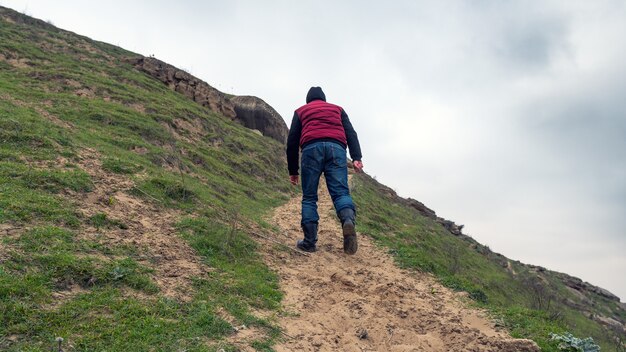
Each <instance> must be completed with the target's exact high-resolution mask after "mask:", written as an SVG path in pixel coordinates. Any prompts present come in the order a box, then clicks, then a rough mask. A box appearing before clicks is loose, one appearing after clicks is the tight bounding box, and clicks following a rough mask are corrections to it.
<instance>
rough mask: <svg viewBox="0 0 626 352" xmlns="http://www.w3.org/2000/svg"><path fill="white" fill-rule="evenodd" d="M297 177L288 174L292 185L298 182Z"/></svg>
mask: <svg viewBox="0 0 626 352" xmlns="http://www.w3.org/2000/svg"><path fill="white" fill-rule="evenodd" d="M299 179H300V177H299V176H298V175H289V182H291V184H292V185H294V186H295V185H297V184H298V181H299Z"/></svg>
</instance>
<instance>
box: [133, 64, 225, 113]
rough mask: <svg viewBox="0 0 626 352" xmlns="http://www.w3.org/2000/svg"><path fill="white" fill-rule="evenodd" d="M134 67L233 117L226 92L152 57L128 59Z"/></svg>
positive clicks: (198, 101) (212, 108) (200, 102)
mask: <svg viewBox="0 0 626 352" xmlns="http://www.w3.org/2000/svg"><path fill="white" fill-rule="evenodd" d="M129 62H130V63H131V64H133V66H135V68H137V69H139V70H141V71H143V72H145V73H147V74H149V75H150V76H152V77H154V78H156V79H158V80H160V81H161V82H163V83H165V84H167V86H168V87H170V88H171V89H173V90H175V91H177V92H179V93H181V94H183V95H185V96H186V97H188V98H189V99H191V100H193V101H195V102H196V103H198V104H200V105H202V106H205V107H207V108H209V109H211V110H213V111H215V112H218V113H220V114H222V115H224V116H226V117H229V118H231V119H235V117H236V114H235V108H234V106H233V103H232V102H230V100H229V99H228V97H227V96H226V94H224V93H222V92H220V91H219V90H217V89H215V88H213V87H211V86H210V85H209V84H208V83H206V82H204V81H202V80H200V79H198V78H196V77H194V76H192V75H190V74H189V73H187V72H185V71H183V70H181V69H178V68H176V67H174V66H172V65H170V64H168V63H165V62H163V61H161V60H158V59H155V58H153V57H137V58H133V59H129Z"/></svg>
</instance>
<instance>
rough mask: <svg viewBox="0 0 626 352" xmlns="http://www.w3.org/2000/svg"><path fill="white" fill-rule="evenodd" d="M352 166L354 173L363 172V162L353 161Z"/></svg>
mask: <svg viewBox="0 0 626 352" xmlns="http://www.w3.org/2000/svg"><path fill="white" fill-rule="evenodd" d="M352 165H353V166H354V171H356V172H363V162H362V161H361V160H355V161H354V162H353V163H352Z"/></svg>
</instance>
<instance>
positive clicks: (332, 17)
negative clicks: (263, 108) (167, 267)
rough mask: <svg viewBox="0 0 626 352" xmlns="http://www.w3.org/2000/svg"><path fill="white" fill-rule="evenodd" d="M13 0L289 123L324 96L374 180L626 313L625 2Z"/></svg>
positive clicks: (10, 2)
mask: <svg viewBox="0 0 626 352" xmlns="http://www.w3.org/2000/svg"><path fill="white" fill-rule="evenodd" d="M0 4H1V5H3V6H7V7H11V8H13V9H15V10H18V11H21V12H25V13H26V14H29V15H31V16H34V17H37V18H41V19H43V20H50V21H51V22H52V23H53V24H55V25H56V26H58V27H61V28H63V29H67V30H71V31H74V32H77V33H79V34H82V35H86V36H88V37H91V38H93V39H96V40H101V41H105V42H108V43H111V44H115V45H119V46H122V47H124V48H126V49H128V50H131V51H134V52H137V53H140V54H143V55H155V56H156V57H157V58H159V59H162V60H164V61H166V62H169V63H171V64H173V65H175V66H178V67H180V68H184V69H187V70H189V71H190V72H191V73H192V74H194V75H196V76H198V77H200V78H202V79H203V80H205V81H207V82H208V83H209V84H211V85H213V86H215V87H216V88H218V89H220V90H222V91H225V92H228V93H233V94H238V95H256V96H259V97H261V98H262V99H264V100H265V101H267V102H268V103H269V104H270V105H272V106H273V107H274V108H276V109H277V110H278V112H279V113H280V114H281V115H282V116H283V118H284V119H285V120H286V121H287V123H288V124H289V122H290V120H291V116H292V115H293V110H294V109H295V108H297V107H298V106H299V105H301V104H303V103H304V98H305V95H306V92H307V90H308V88H309V87H310V86H312V85H319V86H321V87H322V88H323V89H324V90H325V92H326V96H327V98H328V101H330V102H333V103H337V104H339V105H342V106H343V107H344V109H345V110H346V112H347V113H348V115H349V116H350V118H351V120H352V123H353V125H354V127H355V129H356V130H357V132H358V133H359V138H360V140H361V146H362V150H363V155H364V157H363V162H364V164H365V168H366V171H367V172H368V173H369V174H370V175H373V176H376V178H377V179H378V180H379V181H381V182H383V183H385V184H387V185H388V186H390V187H392V188H394V189H395V190H396V191H397V192H398V193H399V194H400V195H402V196H405V197H409V196H410V197H413V198H416V199H418V200H420V201H422V202H424V203H425V204H426V205H428V206H429V207H431V208H432V209H434V210H435V211H436V212H437V214H438V215H440V216H442V217H445V218H448V219H451V220H454V221H456V222H457V223H459V224H465V225H466V227H465V230H464V231H465V232H466V233H468V234H470V235H471V236H473V237H474V238H475V239H477V240H478V241H479V242H481V243H484V244H486V245H488V246H489V247H490V248H491V249H492V250H494V251H496V252H500V253H502V254H504V255H506V256H508V257H509V258H512V259H518V260H521V261H523V262H526V263H531V264H536V265H542V266H545V267H547V268H549V269H552V270H557V271H562V272H567V273H569V274H572V275H575V276H578V277H580V278H581V279H583V280H585V281H589V282H591V283H593V284H596V285H599V286H601V287H604V288H606V289H609V290H610V291H612V292H613V293H615V294H616V295H618V296H620V297H621V298H622V301H625V300H626V279H625V278H626V254H625V253H626V230H625V229H626V2H624V1H621V0H615V1H608V0H607V1H602V0H593V1H570V0H562V1H546V0H537V1H487V0H475V1H411V0H407V1H388V2H383V1H356V0H355V1H288V0H285V1H253V0H250V1H227V0H219V1H106V2H92V1H44V0H42V1H26V0H22V1H16V0H0ZM285 175H286V173H285ZM357 206H358V205H357Z"/></svg>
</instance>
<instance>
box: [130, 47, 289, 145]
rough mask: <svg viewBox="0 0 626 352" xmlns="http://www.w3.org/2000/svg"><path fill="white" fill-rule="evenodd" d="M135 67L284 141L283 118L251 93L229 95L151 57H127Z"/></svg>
mask: <svg viewBox="0 0 626 352" xmlns="http://www.w3.org/2000/svg"><path fill="white" fill-rule="evenodd" d="M127 61H128V62H129V63H131V64H132V65H133V66H135V68H137V69H139V70H140V71H143V72H145V73H147V74H149V75H150V76H152V77H154V78H156V79H158V80H159V81H161V82H163V83H165V84H166V85H167V86H168V87H170V88H171V89H172V90H175V91H177V92H179V93H181V94H183V95H185V96H186V97H188V98H189V99H191V100H193V101H195V102H196V103H198V104H200V105H202V106H204V107H207V108H209V109H211V110H213V111H215V112H217V113H219V114H221V115H223V116H225V117H227V118H230V119H232V120H235V121H238V122H240V123H241V124H242V125H244V126H245V127H247V128H250V129H253V130H258V131H260V132H261V133H262V134H263V135H264V136H267V137H270V138H273V139H275V140H277V141H279V142H281V143H285V142H286V141H287V133H288V132H289V129H288V128H287V125H286V124H285V121H284V120H283V118H282V117H281V116H280V114H278V112H276V110H274V108H272V107H271V106H270V105H269V104H267V103H266V102H265V101H263V100H262V99H260V98H257V97H253V96H235V97H230V96H228V95H227V94H225V93H222V92H220V91H219V90H217V89H215V88H213V87H211V86H210V85H209V84H208V83H206V82H204V81H203V80H201V79H199V78H197V77H195V76H193V75H191V74H189V73H187V72H185V71H184V70H181V69H179V68H176V67H174V66H172V65H170V64H168V63H165V62H163V61H161V60H158V59H155V58H153V57H143V56H140V57H133V58H129V59H128V60H127Z"/></svg>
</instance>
